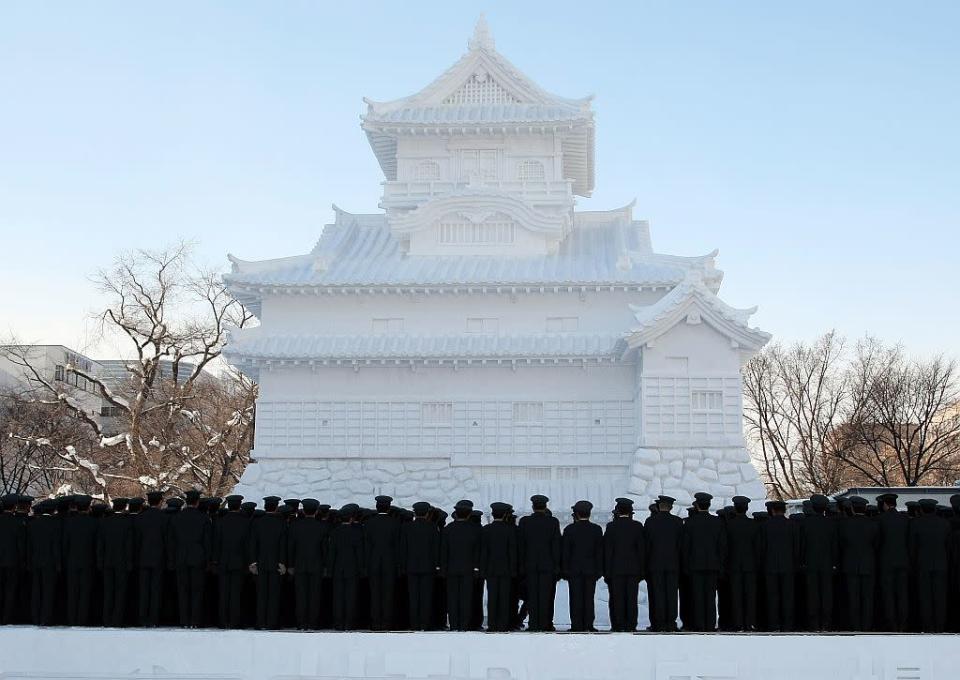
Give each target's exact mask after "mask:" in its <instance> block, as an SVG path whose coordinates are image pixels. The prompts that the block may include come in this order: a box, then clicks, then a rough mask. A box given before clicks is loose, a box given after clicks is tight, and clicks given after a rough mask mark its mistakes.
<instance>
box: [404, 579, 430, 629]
mask: <svg viewBox="0 0 960 680" xmlns="http://www.w3.org/2000/svg"><path fill="white" fill-rule="evenodd" d="M435 578H436V577H435V576H434V575H433V574H407V595H408V597H409V600H410V628H411V630H431V629H433V627H434V610H433V589H434V588H435V587H436V584H435V583H434V581H435Z"/></svg>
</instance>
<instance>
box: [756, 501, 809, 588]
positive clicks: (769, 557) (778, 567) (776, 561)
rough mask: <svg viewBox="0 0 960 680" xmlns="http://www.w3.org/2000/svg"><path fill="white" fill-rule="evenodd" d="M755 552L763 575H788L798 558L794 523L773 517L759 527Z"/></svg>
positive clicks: (795, 565)
mask: <svg viewBox="0 0 960 680" xmlns="http://www.w3.org/2000/svg"><path fill="white" fill-rule="evenodd" d="M758 539H759V540H758V541H757V552H758V554H759V557H760V563H761V565H762V566H763V571H764V573H767V574H790V573H793V572H794V571H796V569H797V563H798V558H799V557H800V540H799V532H798V531H797V525H796V523H795V522H791V521H790V520H788V519H787V518H786V517H784V516H782V515H774V516H772V517H770V518H769V519H768V520H767V521H766V522H763V523H762V524H761V525H760V532H759V535H758Z"/></svg>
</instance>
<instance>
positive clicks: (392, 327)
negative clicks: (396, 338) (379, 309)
mask: <svg viewBox="0 0 960 680" xmlns="http://www.w3.org/2000/svg"><path fill="white" fill-rule="evenodd" d="M371 330H372V331H373V332H374V333H375V334H377V335H381V334H385V333H403V319H402V318H398V317H394V318H382V319H374V320H373V323H372V324H371Z"/></svg>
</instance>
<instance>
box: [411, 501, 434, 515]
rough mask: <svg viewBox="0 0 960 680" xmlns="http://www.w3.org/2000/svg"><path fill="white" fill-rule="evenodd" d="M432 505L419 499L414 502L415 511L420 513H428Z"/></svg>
mask: <svg viewBox="0 0 960 680" xmlns="http://www.w3.org/2000/svg"><path fill="white" fill-rule="evenodd" d="M430 507H431V505H430V504H429V503H427V502H426V501H417V502H416V503H414V504H413V511H414V512H415V513H416V514H418V515H426V514H427V513H428V512H430Z"/></svg>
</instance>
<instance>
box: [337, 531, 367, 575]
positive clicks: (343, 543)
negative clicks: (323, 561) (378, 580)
mask: <svg viewBox="0 0 960 680" xmlns="http://www.w3.org/2000/svg"><path fill="white" fill-rule="evenodd" d="M363 555H364V550H363V526H362V525H360V524H358V523H353V524H340V525H338V526H337V527H336V528H335V529H334V530H333V531H332V532H331V533H330V575H331V576H332V577H333V578H360V577H361V576H363V575H365V574H366V570H365V568H364V564H363Z"/></svg>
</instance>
